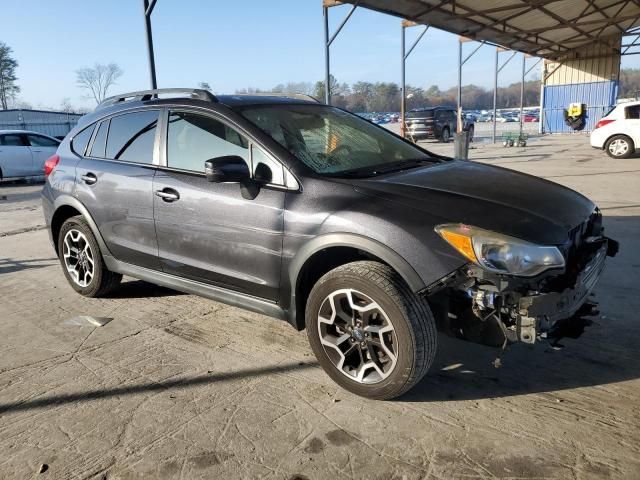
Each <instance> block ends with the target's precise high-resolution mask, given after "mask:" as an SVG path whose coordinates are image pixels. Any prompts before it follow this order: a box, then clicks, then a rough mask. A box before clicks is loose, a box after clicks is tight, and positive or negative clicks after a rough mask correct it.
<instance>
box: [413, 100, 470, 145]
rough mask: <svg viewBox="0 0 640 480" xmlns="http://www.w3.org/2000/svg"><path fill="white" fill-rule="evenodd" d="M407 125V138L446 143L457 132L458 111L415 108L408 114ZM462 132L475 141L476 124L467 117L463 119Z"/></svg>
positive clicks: (447, 108)
mask: <svg viewBox="0 0 640 480" xmlns="http://www.w3.org/2000/svg"><path fill="white" fill-rule="evenodd" d="M406 124H407V130H406V132H407V137H409V138H410V139H412V140H414V141H417V140H422V139H426V138H435V139H438V140H440V141H442V142H445V143H446V142H448V141H449V140H450V139H451V138H452V136H453V134H454V133H455V132H456V126H457V118H456V110H455V108H453V107H426V108H415V109H413V110H409V111H408V112H407V120H406ZM462 130H464V131H465V132H468V134H469V140H470V141H471V140H473V131H474V124H473V122H472V121H470V120H469V119H468V118H467V117H465V118H463V121H462Z"/></svg>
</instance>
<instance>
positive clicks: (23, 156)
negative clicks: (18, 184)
mask: <svg viewBox="0 0 640 480" xmlns="http://www.w3.org/2000/svg"><path fill="white" fill-rule="evenodd" d="M0 170H2V177H3V178H11V177H27V176H30V175H37V174H34V173H33V171H34V168H33V159H32V157H31V150H30V149H29V146H28V144H27V138H26V137H25V135H24V134H22V133H5V134H3V135H0ZM43 173H44V171H43V172H42V173H41V174H43Z"/></svg>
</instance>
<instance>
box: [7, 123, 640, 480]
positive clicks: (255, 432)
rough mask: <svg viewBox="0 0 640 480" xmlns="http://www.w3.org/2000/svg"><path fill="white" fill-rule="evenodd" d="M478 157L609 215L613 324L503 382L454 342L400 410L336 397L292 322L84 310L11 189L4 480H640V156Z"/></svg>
mask: <svg viewBox="0 0 640 480" xmlns="http://www.w3.org/2000/svg"><path fill="white" fill-rule="evenodd" d="M426 146H427V147H428V148H432V149H433V150H434V151H438V152H442V153H449V154H450V153H451V152H452V148H453V147H452V145H451V144H448V145H444V144H438V143H428V144H426ZM471 158H472V159H473V160H477V161H481V162H487V163H490V164H493V165H500V166H504V167H508V168H513V169H517V170H521V171H524V172H527V173H531V174H534V175H539V176H542V177H544V178H548V179H550V180H552V181H555V182H559V183H562V184H564V185H567V186H569V187H571V188H574V189H576V190H578V191H580V192H582V193H584V194H585V195H587V196H589V197H591V198H593V199H594V200H595V201H596V202H597V203H598V204H599V206H600V207H601V208H602V210H603V212H604V214H605V215H606V220H605V221H606V227H607V231H608V234H609V235H610V236H611V237H614V238H616V239H618V240H619V241H620V242H621V252H620V254H619V255H618V257H616V258H614V259H611V260H610V261H609V264H608V266H607V269H606V271H605V274H604V277H603V278H602V280H601V282H600V284H599V285H598V287H597V289H596V297H597V300H598V301H599V302H600V310H601V316H600V317H599V318H597V319H596V320H595V322H594V324H593V325H592V326H591V327H589V328H588V329H587V331H586V332H585V334H584V335H583V336H582V337H581V338H580V339H577V340H571V339H567V340H564V341H563V343H564V344H565V346H566V348H565V349H564V350H561V351H552V350H551V349H550V348H548V347H547V346H546V345H544V344H536V345H535V346H533V347H528V346H525V345H515V346H513V347H511V348H510V349H509V350H508V351H507V352H506V353H505V355H504V356H503V358H502V363H503V366H502V367H501V368H499V369H496V368H494V367H493V366H492V361H493V360H494V358H495V356H496V353H497V352H496V350H493V349H490V348H488V347H483V346H479V345H474V344H470V343H465V342H462V341H458V340H453V339H450V338H446V337H440V338H439V353H438V356H437V358H436V361H435V364H434V365H433V367H432V369H431V371H430V372H429V373H428V375H427V377H426V378H425V379H424V380H423V381H422V382H421V383H420V384H419V385H418V386H417V387H416V388H415V389H414V390H412V391H411V392H410V393H408V394H407V395H405V396H404V397H403V398H401V399H399V400H397V401H389V402H378V401H368V400H365V399H362V398H359V397H356V396H354V395H351V394H349V393H347V392H345V391H344V390H341V389H340V388H339V387H337V386H336V385H335V384H334V383H333V382H332V381H331V380H330V379H329V378H328V377H327V375H325V374H324V373H323V371H322V370H321V369H320V368H319V367H318V366H317V364H316V362H315V359H314V358H313V356H312V354H311V351H310V348H309V347H308V345H307V340H306V335H305V333H304V332H296V331H294V330H293V329H292V328H291V327H289V326H288V325H287V324H285V323H284V322H280V321H277V320H272V319H270V318H266V317H262V316H260V315H257V314H253V313H249V312H246V311H243V310H239V309H237V308H232V307H228V306H225V305H222V304H219V303H215V302H212V301H209V300H205V299H202V298H198V297H195V296H191V295H183V294H180V293H177V292H174V291H170V290H167V289H163V288H158V287H155V286H152V285H149V284H146V283H144V282H140V281H137V280H133V279H127V281H126V282H125V283H124V284H123V286H122V288H121V289H120V290H119V291H118V292H117V293H116V294H115V295H113V296H112V298H107V299H87V298H83V297H80V296H79V295H77V294H75V293H74V292H73V291H72V289H71V288H70V287H69V286H68V285H67V283H66V281H65V279H64V277H63V274H62V271H61V268H60V265H59V264H58V261H57V259H56V258H55V257H54V253H53V250H52V248H51V246H50V245H49V243H48V239H47V233H46V231H45V230H44V229H42V227H41V225H42V223H43V221H42V219H41V216H40V212H39V210H38V204H39V198H38V191H39V189H40V186H39V185H29V184H2V185H0V294H1V299H0V302H1V303H0V305H1V306H0V352H2V354H1V355H0V451H1V452H2V455H0V478H3V479H4V478H6V479H23V478H29V479H31V478H50V479H53V478H56V479H78V478H88V479H136V478H154V479H155V478H158V479H165V478H184V479H201V478H202V479H205V478H206V479H210V478H220V479H226V478H269V479H289V480H293V479H322V478H350V479H356V478H367V479H389V478H397V479H402V478H406V479H414V478H415V479H418V478H436V479H451V478H464V479H475V478H482V479H484V478H492V479H493V478H501V479H502V478H504V479H540V478H545V479H547V478H553V479H564V478H569V479H590V478H616V479H636V478H639V477H640V402H639V394H640V378H639V377H640V349H639V348H638V345H640V329H639V326H638V315H637V312H638V311H640V295H638V292H639V288H638V285H639V284H640V253H639V247H640V242H639V240H638V238H639V237H640V221H639V219H640V188H638V187H639V186H640V158H635V159H629V160H618V161H614V160H612V159H609V158H608V157H607V156H606V155H604V154H603V153H602V152H598V151H594V150H592V149H591V148H589V147H588V139H587V137H586V136H584V135H574V136H545V137H541V138H539V139H537V140H535V141H533V142H531V143H530V145H529V146H527V147H526V148H515V147H514V148H502V147H501V146H500V147H494V146H492V145H488V144H482V145H474V146H473V148H472V150H471ZM498 188H499V187H498ZM5 196H6V198H4V197H5ZM82 315H92V316H97V317H106V318H109V319H112V320H111V321H110V322H109V323H107V324H106V325H105V326H102V327H96V326H93V325H91V324H89V323H87V322H86V321H84V320H83V319H82V318H76V317H78V316H82ZM40 472H43V473H40Z"/></svg>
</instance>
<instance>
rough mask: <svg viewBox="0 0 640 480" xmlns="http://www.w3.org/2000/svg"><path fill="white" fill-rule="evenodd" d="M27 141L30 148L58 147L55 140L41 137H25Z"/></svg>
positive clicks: (58, 143)
mask: <svg viewBox="0 0 640 480" xmlns="http://www.w3.org/2000/svg"><path fill="white" fill-rule="evenodd" d="M27 139H28V140H29V143H30V144H31V146H32V147H57V146H58V145H60V142H58V141H57V140H54V139H53V138H47V137H43V136H42V135H27Z"/></svg>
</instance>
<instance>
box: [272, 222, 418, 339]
mask: <svg viewBox="0 0 640 480" xmlns="http://www.w3.org/2000/svg"><path fill="white" fill-rule="evenodd" d="M332 247H350V248H354V249H357V250H362V251H364V252H366V253H368V254H370V255H373V256H375V257H377V258H379V259H380V260H382V261H383V262H385V263H387V264H388V265H389V266H390V267H391V268H393V269H394V270H395V271H396V272H398V274H399V275H400V276H401V277H402V278H403V279H404V281H405V282H407V285H409V288H411V290H412V291H414V292H418V291H420V290H423V289H424V288H425V287H426V285H425V283H424V281H423V280H422V278H420V276H419V275H418V273H417V272H416V271H415V270H414V268H413V267H412V266H411V265H410V264H409V262H407V261H406V260H405V259H404V258H403V257H402V256H401V255H400V254H399V253H397V252H396V251H395V250H393V249H392V248H390V247H388V246H387V245H384V244H383V243H381V242H379V241H377V240H373V239H371V238H368V237H365V236H362V235H359V234H355V233H328V234H324V235H320V236H317V237H315V238H314V239H312V240H310V241H309V242H307V243H306V244H305V245H303V246H302V247H301V248H300V249H299V250H298V251H297V252H296V254H295V256H294V257H293V258H292V259H291V262H290V264H289V267H288V280H289V285H288V287H289V289H290V291H289V298H286V293H285V298H286V300H288V302H289V305H288V309H287V321H288V322H289V323H290V324H291V325H293V326H296V325H298V319H297V316H298V315H297V312H296V291H297V289H298V282H299V277H300V272H301V271H302V269H303V268H304V266H305V264H306V263H307V261H309V260H310V259H311V258H312V257H313V256H314V255H315V254H316V253H318V252H320V251H322V250H325V249H327V248H332ZM283 287H284V285H283ZM296 328H298V327H296Z"/></svg>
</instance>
